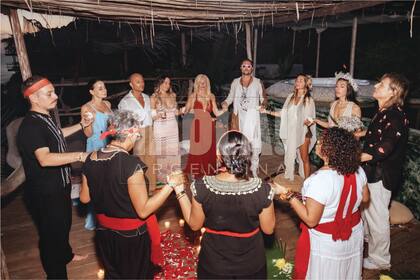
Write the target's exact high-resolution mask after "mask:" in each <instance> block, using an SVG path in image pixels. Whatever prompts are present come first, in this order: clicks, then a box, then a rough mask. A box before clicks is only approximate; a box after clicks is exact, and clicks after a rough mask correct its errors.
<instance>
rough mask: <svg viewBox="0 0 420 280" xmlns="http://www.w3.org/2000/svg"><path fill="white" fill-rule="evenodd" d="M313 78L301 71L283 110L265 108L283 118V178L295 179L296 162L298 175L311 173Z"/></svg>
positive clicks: (313, 131) (313, 136)
mask: <svg viewBox="0 0 420 280" xmlns="http://www.w3.org/2000/svg"><path fill="white" fill-rule="evenodd" d="M311 91H312V78H311V77H310V76H309V75H306V74H299V75H298V76H297V77H296V80H295V89H294V91H293V93H291V94H290V95H289V96H288V97H287V98H286V101H285V102H284V105H283V108H282V110H281V111H278V112H272V111H266V110H265V109H262V110H261V112H262V113H268V114H270V115H272V116H275V117H281V123H280V139H281V141H282V142H283V146H284V165H285V167H286V170H285V172H284V177H285V178H286V179H289V180H294V176H295V175H294V174H295V161H296V159H297V160H298V163H299V175H300V176H301V177H302V178H307V177H309V175H310V174H311V164H310V162H309V153H310V152H311V150H312V148H313V147H314V146H315V142H316V128H315V125H313V119H314V118H315V102H314V100H313V98H312V97H311Z"/></svg>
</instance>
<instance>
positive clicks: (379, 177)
mask: <svg viewBox="0 0 420 280" xmlns="http://www.w3.org/2000/svg"><path fill="white" fill-rule="evenodd" d="M407 92H408V81H407V80H406V78H405V77H403V76H401V75H399V74H395V73H388V74H385V75H383V76H382V78H381V80H380V82H379V83H377V84H376V85H375V91H374V92H373V97H374V98H375V99H376V100H377V101H378V105H379V111H378V112H377V113H376V115H375V116H374V117H373V119H372V121H371V123H370V124H369V127H368V129H367V131H364V132H362V133H359V135H356V136H364V137H365V142H364V146H363V153H362V156H361V160H362V162H363V163H364V164H363V169H364V170H365V172H366V175H367V178H368V187H369V191H370V193H371V202H370V204H369V206H368V207H367V208H366V209H365V210H364V211H363V218H364V222H365V234H367V236H368V243H369V250H368V252H369V253H368V257H367V258H365V259H364V261H363V267H364V268H366V269H389V268H390V267H391V254H390V252H389V246H390V227H389V204H390V201H391V197H392V196H395V194H396V193H397V192H398V190H399V189H400V187H401V185H402V167H403V165H404V159H405V152H406V147H407V141H408V130H409V127H408V120H407V117H406V115H405V113H404V111H403V109H402V106H403V105H404V99H405V97H406V96H407Z"/></svg>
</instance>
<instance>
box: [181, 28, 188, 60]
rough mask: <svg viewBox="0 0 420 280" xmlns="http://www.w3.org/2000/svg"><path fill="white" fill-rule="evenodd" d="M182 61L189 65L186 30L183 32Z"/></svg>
mask: <svg viewBox="0 0 420 280" xmlns="http://www.w3.org/2000/svg"><path fill="white" fill-rule="evenodd" d="M181 62H182V66H184V67H185V66H186V65H187V46H186V43H185V32H184V31H182V32H181Z"/></svg>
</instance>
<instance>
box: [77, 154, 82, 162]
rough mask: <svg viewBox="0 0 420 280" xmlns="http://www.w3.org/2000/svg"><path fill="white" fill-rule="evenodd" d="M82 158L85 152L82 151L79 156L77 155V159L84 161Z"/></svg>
mask: <svg viewBox="0 0 420 280" xmlns="http://www.w3.org/2000/svg"><path fill="white" fill-rule="evenodd" d="M82 159H83V152H80V153H79V156H78V157H77V161H80V162H82Z"/></svg>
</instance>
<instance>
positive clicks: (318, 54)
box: [315, 28, 325, 77]
mask: <svg viewBox="0 0 420 280" xmlns="http://www.w3.org/2000/svg"><path fill="white" fill-rule="evenodd" d="M324 30H325V28H317V29H316V34H317V35H318V42H317V47H316V66H315V77H318V75H319V56H320V52H321V33H322V32H323V31H324Z"/></svg>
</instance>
